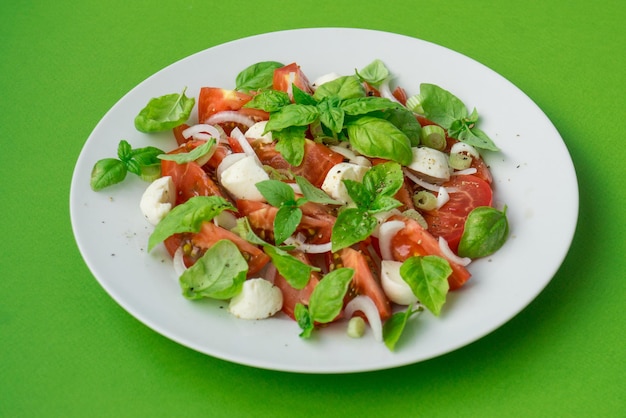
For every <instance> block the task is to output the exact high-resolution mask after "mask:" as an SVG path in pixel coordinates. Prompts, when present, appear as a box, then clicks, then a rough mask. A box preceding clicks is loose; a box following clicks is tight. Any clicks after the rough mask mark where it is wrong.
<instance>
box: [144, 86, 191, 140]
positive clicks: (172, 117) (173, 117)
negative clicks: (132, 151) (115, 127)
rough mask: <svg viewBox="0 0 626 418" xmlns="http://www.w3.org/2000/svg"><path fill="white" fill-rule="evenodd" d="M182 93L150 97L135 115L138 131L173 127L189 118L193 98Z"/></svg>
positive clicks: (147, 131) (164, 129)
mask: <svg viewBox="0 0 626 418" xmlns="http://www.w3.org/2000/svg"><path fill="white" fill-rule="evenodd" d="M186 90H187V89H186V88H185V90H183V92H182V93H174V94H166V95H165V96H161V97H155V98H152V99H150V101H149V102H148V104H147V105H146V107H144V108H143V109H142V110H141V111H140V112H139V114H138V115H137V116H136V117H135V128H137V130H138V131H140V132H146V133H150V132H161V131H167V130H169V129H172V128H175V127H176V126H178V125H180V124H182V123H184V122H185V121H186V120H187V119H189V115H190V114H191V110H192V109H193V106H194V104H195V102H196V101H195V99H194V98H193V97H192V98H189V97H187V96H185V91H186Z"/></svg>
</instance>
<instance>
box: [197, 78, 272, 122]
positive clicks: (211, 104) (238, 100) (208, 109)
mask: <svg viewBox="0 0 626 418" xmlns="http://www.w3.org/2000/svg"><path fill="white" fill-rule="evenodd" d="M252 97H253V96H251V95H249V94H246V93H243V92H240V91H237V90H228V89H222V88H219V87H202V88H201V89H200V94H199V95H198V120H199V121H200V123H204V121H205V120H207V119H208V118H209V117H210V116H212V115H214V114H216V113H218V112H223V111H226V110H234V111H240V112H241V113H242V114H243V115H246V116H249V117H251V118H253V119H258V120H266V119H268V117H269V116H268V114H267V112H264V111H262V110H259V109H251V108H247V107H243V105H245V104H246V103H248V102H249V101H250V100H252Z"/></svg>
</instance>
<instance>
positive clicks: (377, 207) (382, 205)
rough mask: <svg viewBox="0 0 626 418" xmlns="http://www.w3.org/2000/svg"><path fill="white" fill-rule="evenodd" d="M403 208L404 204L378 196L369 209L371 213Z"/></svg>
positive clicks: (391, 198)
mask: <svg viewBox="0 0 626 418" xmlns="http://www.w3.org/2000/svg"><path fill="white" fill-rule="evenodd" d="M400 206H402V203H401V202H400V201H399V200H398V199H395V198H393V197H391V196H384V195H378V196H376V199H374V201H373V202H372V203H370V205H369V207H368V211H369V212H370V213H381V212H388V211H390V210H392V209H395V208H397V207H400Z"/></svg>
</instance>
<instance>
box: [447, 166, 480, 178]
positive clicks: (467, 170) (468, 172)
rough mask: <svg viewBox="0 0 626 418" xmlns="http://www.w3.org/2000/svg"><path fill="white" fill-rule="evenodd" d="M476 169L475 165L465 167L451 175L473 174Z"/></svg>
mask: <svg viewBox="0 0 626 418" xmlns="http://www.w3.org/2000/svg"><path fill="white" fill-rule="evenodd" d="M476 171H478V170H476V168H475V167H470V168H466V169H465V170H458V171H454V172H453V173H452V175H453V176H466V175H468V174H475V173H476Z"/></svg>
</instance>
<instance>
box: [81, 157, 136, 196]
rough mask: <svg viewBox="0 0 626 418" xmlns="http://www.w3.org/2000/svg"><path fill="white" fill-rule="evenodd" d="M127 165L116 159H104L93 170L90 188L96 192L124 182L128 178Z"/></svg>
mask: <svg viewBox="0 0 626 418" xmlns="http://www.w3.org/2000/svg"><path fill="white" fill-rule="evenodd" d="M127 172H128V170H126V165H125V164H124V163H123V162H121V161H120V160H118V159H116V158H104V159H102V160H99V161H98V162H96V164H94V166H93V169H92V170H91V180H90V183H89V184H90V186H91V189H92V190H94V191H98V190H102V189H104V188H105V187H109V186H112V185H114V184H117V183H120V182H122V181H123V180H124V179H125V178H126V173H127Z"/></svg>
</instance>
